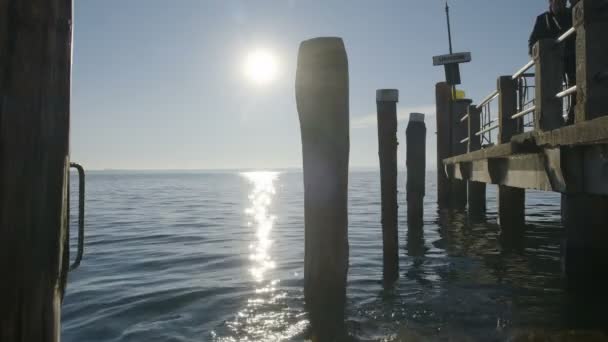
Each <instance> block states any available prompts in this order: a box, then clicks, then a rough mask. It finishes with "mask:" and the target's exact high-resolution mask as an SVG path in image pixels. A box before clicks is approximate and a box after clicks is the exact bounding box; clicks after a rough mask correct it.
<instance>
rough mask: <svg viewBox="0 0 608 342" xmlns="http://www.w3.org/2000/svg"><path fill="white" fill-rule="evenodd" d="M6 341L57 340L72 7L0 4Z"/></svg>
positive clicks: (60, 1) (0, 300)
mask: <svg viewBox="0 0 608 342" xmlns="http://www.w3.org/2000/svg"><path fill="white" fill-rule="evenodd" d="M0 8H1V9H2V10H0V22H2V29H0V184H1V185H0V270H2V280H1V281H0V341H41V342H54V341H59V336H60V332H61V327H60V321H61V301H62V299H63V294H64V290H65V284H66V279H67V271H68V259H69V256H68V250H69V249H68V229H67V223H68V217H67V215H66V214H67V213H66V212H67V191H68V189H67V179H68V170H69V128H70V81H71V65H72V61H71V59H72V1H70V0H44V1H43V0H30V1H17V0H5V1H1V2H0Z"/></svg>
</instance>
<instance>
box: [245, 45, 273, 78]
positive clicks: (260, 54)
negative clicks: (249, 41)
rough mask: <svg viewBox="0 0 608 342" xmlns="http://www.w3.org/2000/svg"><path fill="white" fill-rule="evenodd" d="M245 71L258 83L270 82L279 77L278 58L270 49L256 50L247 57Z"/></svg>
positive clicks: (247, 75)
mask: <svg viewBox="0 0 608 342" xmlns="http://www.w3.org/2000/svg"><path fill="white" fill-rule="evenodd" d="M244 71H245V76H246V77H247V78H248V79H249V80H250V81H252V82H254V83H256V84H267V83H270V82H272V81H274V80H275V79H276V78H277V72H278V62H277V58H276V57H275V55H274V54H272V53H271V52H270V51H268V50H264V49H258V50H254V51H252V52H250V53H249V54H248V55H247V58H246V59H245V65H244Z"/></svg>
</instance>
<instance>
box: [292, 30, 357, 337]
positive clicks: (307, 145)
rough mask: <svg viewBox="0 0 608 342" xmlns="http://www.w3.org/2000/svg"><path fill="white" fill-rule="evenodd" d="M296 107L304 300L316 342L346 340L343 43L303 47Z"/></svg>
mask: <svg viewBox="0 0 608 342" xmlns="http://www.w3.org/2000/svg"><path fill="white" fill-rule="evenodd" d="M296 102H297V108H298V114H299V119H300V130H301V134H302V157H303V166H304V202H305V203H304V221H305V248H304V250H305V252H304V253H305V262H304V296H305V302H306V309H307V311H308V314H309V319H310V322H311V326H312V334H313V336H312V339H313V340H317V341H334V340H338V339H340V338H341V337H342V335H343V334H344V308H345V302H346V276H347V272H348V253H349V252H348V217H347V202H348V201H347V188H348V161H349V146H350V145H349V104H348V103H349V88H348V61H347V56H346V50H345V48H344V43H343V42H342V39H340V38H333V37H332V38H316V39H311V40H307V41H304V42H302V44H301V45H300V50H299V54H298V66H297V72H296Z"/></svg>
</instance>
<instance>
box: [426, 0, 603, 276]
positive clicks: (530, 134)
mask: <svg viewBox="0 0 608 342" xmlns="http://www.w3.org/2000/svg"><path fill="white" fill-rule="evenodd" d="M573 22H574V26H573V28H572V29H570V30H569V31H567V32H566V33H564V34H563V35H562V36H561V37H559V38H558V39H556V40H553V39H548V40H541V41H539V42H538V43H537V44H536V45H535V46H534V48H533V59H532V60H531V61H530V62H528V63H527V64H526V65H524V66H523V67H522V68H520V69H519V70H518V71H517V72H515V73H514V74H512V75H504V76H500V77H498V80H497V87H496V89H495V90H492V91H491V92H490V93H489V95H488V96H487V97H485V98H484V99H483V100H481V101H480V102H479V103H478V104H475V105H472V106H467V107H466V111H463V110H461V109H462V106H459V101H457V100H453V99H452V98H451V96H449V86H448V85H447V84H445V83H440V84H438V85H437V88H436V91H437V99H438V102H437V116H438V118H439V117H440V116H441V117H447V116H448V111H447V110H446V108H449V106H452V111H451V112H452V113H453V115H454V116H455V117H452V118H448V119H445V120H444V121H446V122H449V123H450V125H449V127H448V125H447V124H444V126H443V127H441V126H438V138H437V139H438V150H439V151H438V152H439V153H438V154H439V156H440V159H441V162H442V164H443V168H444V170H443V171H444V172H440V173H441V176H440V179H441V178H442V177H445V181H444V183H443V184H442V183H441V182H440V183H439V184H438V185H439V187H440V189H439V191H440V193H441V192H444V193H447V196H448V197H449V198H448V199H446V200H445V203H446V205H447V206H452V207H455V208H458V207H459V203H460V202H459V201H458V200H457V199H455V197H458V196H461V194H455V193H453V192H451V191H450V189H454V184H458V182H467V183H468V188H469V193H468V207H469V209H470V210H472V211H475V212H479V211H482V210H483V208H482V207H483V204H482V203H483V202H485V197H484V196H485V191H483V190H480V189H481V187H483V186H484V185H485V184H495V185H497V186H498V208H499V209H498V215H499V223H500V226H501V229H502V230H503V231H504V232H506V233H512V232H517V231H518V230H520V229H523V227H524V224H525V190H526V189H535V190H541V191H553V192H559V193H561V194H562V215H563V222H564V225H565V230H566V244H565V248H564V271H565V275H566V277H567V279H568V284H569V285H573V286H574V284H575V283H577V282H578V280H583V279H587V280H593V278H595V280H599V279H600V278H602V277H603V276H602V275H603V272H606V271H608V252H606V248H605V246H606V243H608V231H606V229H605V228H606V222H608V38H606V35H605V32H608V2H606V1H595V0H584V1H580V2H579V3H578V4H577V5H576V6H575V8H574V10H573ZM574 35H575V36H576V37H575V38H574V37H573V36H574ZM567 39H576V44H575V46H576V85H565V84H564V82H563V70H564V65H563V57H562V56H563V44H564V42H565V41H566V40H567ZM445 94H448V96H445ZM572 97H576V101H573V100H572ZM573 103H576V105H575V106H574V113H575V115H574V118H575V119H574V123H573V124H570V125H566V124H565V116H566V113H565V111H566V112H567V111H568V109H569V107H570V106H572V104H573ZM438 120H439V119H438ZM464 127H467V128H466V129H465V128H464ZM441 128H444V130H443V131H442V129H441ZM446 128H447V129H446ZM465 131H466V132H467V134H466V136H462V135H461V132H465ZM446 137H457V138H455V139H454V138H452V139H449V138H446ZM458 138H461V139H458ZM447 142H449V143H451V146H447V145H446V144H447ZM446 150H447V151H451V152H452V153H451V155H449V156H448V157H445V158H444V156H445V155H446V153H445V151H446ZM462 150H466V153H458V151H462ZM440 199H441V196H440Z"/></svg>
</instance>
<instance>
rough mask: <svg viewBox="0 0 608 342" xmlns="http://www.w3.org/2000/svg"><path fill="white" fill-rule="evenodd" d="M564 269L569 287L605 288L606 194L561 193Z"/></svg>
mask: <svg viewBox="0 0 608 342" xmlns="http://www.w3.org/2000/svg"><path fill="white" fill-rule="evenodd" d="M562 215H563V222H564V226H565V229H566V248H565V260H564V261H565V262H564V271H565V275H566V279H567V283H568V286H569V288H571V289H580V290H583V291H589V290H592V289H596V290H598V289H599V290H603V291H605V288H606V285H608V279H606V278H605V274H606V272H608V251H607V250H606V242H608V230H606V224H607V222H608V197H602V196H593V195H587V194H564V195H563V196H562Z"/></svg>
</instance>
